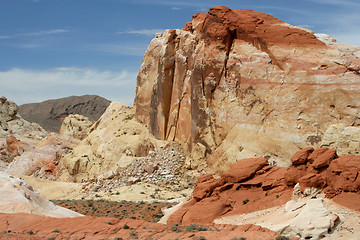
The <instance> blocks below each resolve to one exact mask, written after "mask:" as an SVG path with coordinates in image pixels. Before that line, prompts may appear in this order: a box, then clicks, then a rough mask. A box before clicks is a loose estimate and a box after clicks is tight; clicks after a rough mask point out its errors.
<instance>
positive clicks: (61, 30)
mask: <svg viewBox="0 0 360 240" xmlns="http://www.w3.org/2000/svg"><path fill="white" fill-rule="evenodd" d="M67 32H69V30H67V29H51V30H46V31H37V32H28V33H22V34H19V35H22V36H42V35H51V34H58V33H67Z"/></svg>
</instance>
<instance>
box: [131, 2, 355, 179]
mask: <svg viewBox="0 0 360 240" xmlns="http://www.w3.org/2000/svg"><path fill="white" fill-rule="evenodd" d="M359 93H360V47H355V46H349V45H344V44H340V43H338V42H336V40H335V39H333V38H331V37H330V36H327V35H324V34H314V33H313V32H311V31H310V30H307V29H303V28H300V27H296V26H291V25H289V24H287V23H285V22H283V21H281V20H279V19H276V18H274V17H272V16H270V15H268V14H265V13H261V12H256V11H252V10H230V9H229V8H227V7H223V6H218V7H213V8H210V10H209V12H208V13H198V14H195V15H194V16H193V19H192V21H191V22H189V23H188V24H187V25H186V26H185V27H184V28H183V29H182V30H178V29H177V30H167V31H165V33H163V34H157V35H156V37H155V38H154V39H153V40H152V41H151V43H150V45H149V47H148V50H147V51H146V53H145V56H144V58H143V62H142V65H141V67H140V70H139V74H138V78H137V89H136V98H135V102H134V106H135V108H136V113H135V117H136V119H137V120H138V121H139V122H141V123H143V124H145V125H146V126H147V127H148V129H149V130H150V132H151V133H152V134H154V136H156V137H157V138H159V139H166V140H170V141H171V140H176V141H179V142H181V143H183V144H184V145H185V148H186V150H187V152H191V153H192V156H194V160H195V162H196V161H197V162H198V163H201V162H205V159H206V162H207V164H208V165H209V166H210V167H211V168H212V169H213V170H214V171H215V172H217V173H220V174H221V173H222V172H223V171H225V170H227V169H228V168H229V166H230V165H231V164H233V163H235V162H236V161H237V160H238V159H241V158H248V157H266V158H267V159H268V160H269V161H271V162H273V161H275V162H277V163H278V164H283V165H288V164H289V160H288V159H290V157H291V154H292V153H293V152H296V151H297V150H299V149H301V148H304V147H307V146H309V145H310V146H313V147H320V146H331V147H336V148H337V149H339V152H341V153H342V154H357V153H359V150H360V145H359V140H358V139H359V138H358V136H359V133H360V127H359V125H360V106H359V103H360V94H359ZM196 165H197V164H195V166H196Z"/></svg>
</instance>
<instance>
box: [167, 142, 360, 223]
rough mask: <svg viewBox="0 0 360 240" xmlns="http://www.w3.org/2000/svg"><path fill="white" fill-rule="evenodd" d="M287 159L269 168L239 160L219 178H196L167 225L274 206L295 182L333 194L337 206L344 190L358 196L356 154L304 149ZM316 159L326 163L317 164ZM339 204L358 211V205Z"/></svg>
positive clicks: (359, 163)
mask: <svg viewBox="0 0 360 240" xmlns="http://www.w3.org/2000/svg"><path fill="white" fill-rule="evenodd" d="M311 152H312V154H310V153H311ZM291 159H292V161H293V163H292V164H291V165H290V166H289V167H271V166H269V165H268V164H267V163H266V159H262V158H258V159H251V160H249V159H243V160H240V161H239V162H238V163H236V164H234V165H233V166H232V167H231V168H230V169H229V170H228V171H226V172H224V173H223V174H222V176H221V177H220V178H217V179H215V178H214V177H212V176H211V175H210V174H208V175H204V176H200V177H199V178H198V183H197V184H196V185H195V188H194V191H193V198H192V199H191V200H189V201H188V202H187V203H185V204H183V205H182V206H181V207H180V208H179V209H178V210H177V211H176V212H175V213H174V214H173V215H171V216H170V217H169V218H168V221H167V223H168V224H174V223H180V224H185V225H186V224H190V223H194V222H195V223H201V224H211V223H212V222H213V221H214V219H218V218H220V217H224V216H230V215H238V214H243V213H250V212H255V211H259V210H264V209H268V208H271V207H274V206H280V205H283V204H285V203H286V202H288V201H289V200H290V199H291V195H292V191H293V186H294V185H295V184H296V183H299V184H300V190H301V191H302V192H304V191H305V189H308V188H318V189H322V190H323V192H324V193H325V194H326V196H327V197H328V198H335V199H337V202H339V203H340V204H343V202H344V200H343V197H342V195H349V192H351V193H352V194H354V196H353V198H354V199H359V198H360V178H359V177H358V175H359V173H360V156H359V155H345V156H341V157H337V154H336V150H335V149H325V148H320V149H317V150H314V149H313V148H305V149H303V150H300V151H298V152H296V153H295V154H294V155H293V157H292V158H291ZM299 159H301V161H298V160H299ZM309 159H312V160H311V161H310V160H309ZM318 162H323V163H326V164H323V165H322V167H321V168H319V167H318V164H317V163H318ZM251 163H252V164H251ZM314 165H315V166H314ZM244 173H247V174H246V175H244ZM352 202H354V201H352ZM355 202H356V201H355ZM343 205H345V206H346V207H349V208H352V209H354V210H358V209H359V207H358V204H350V203H345V204H343Z"/></svg>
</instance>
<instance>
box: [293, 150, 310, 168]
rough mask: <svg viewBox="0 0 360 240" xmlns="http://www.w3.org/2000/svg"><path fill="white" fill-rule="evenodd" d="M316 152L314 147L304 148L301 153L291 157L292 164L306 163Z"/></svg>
mask: <svg viewBox="0 0 360 240" xmlns="http://www.w3.org/2000/svg"><path fill="white" fill-rule="evenodd" d="M313 151H314V148H312V147H308V148H304V149H301V150H300V151H298V152H296V153H295V154H294V155H293V156H292V157H291V162H292V164H293V165H299V164H303V163H306V162H307V160H308V157H309V155H310V154H311V153H312V152H313Z"/></svg>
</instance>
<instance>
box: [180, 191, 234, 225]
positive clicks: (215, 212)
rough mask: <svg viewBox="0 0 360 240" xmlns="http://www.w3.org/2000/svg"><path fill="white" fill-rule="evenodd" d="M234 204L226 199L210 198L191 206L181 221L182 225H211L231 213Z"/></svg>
mask: <svg viewBox="0 0 360 240" xmlns="http://www.w3.org/2000/svg"><path fill="white" fill-rule="evenodd" d="M232 209H233V202H232V201H230V200H229V199H225V198H220V199H219V198H216V197H209V198H205V199H203V200H201V201H200V202H198V203H196V204H194V205H193V206H191V207H190V208H189V209H188V211H187V212H186V213H185V214H184V216H183V218H182V219H181V224H182V225H189V224H191V223H197V224H210V223H212V222H213V221H214V219H215V218H218V217H219V216H221V215H223V214H225V213H227V212H229V211H231V210H232Z"/></svg>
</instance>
